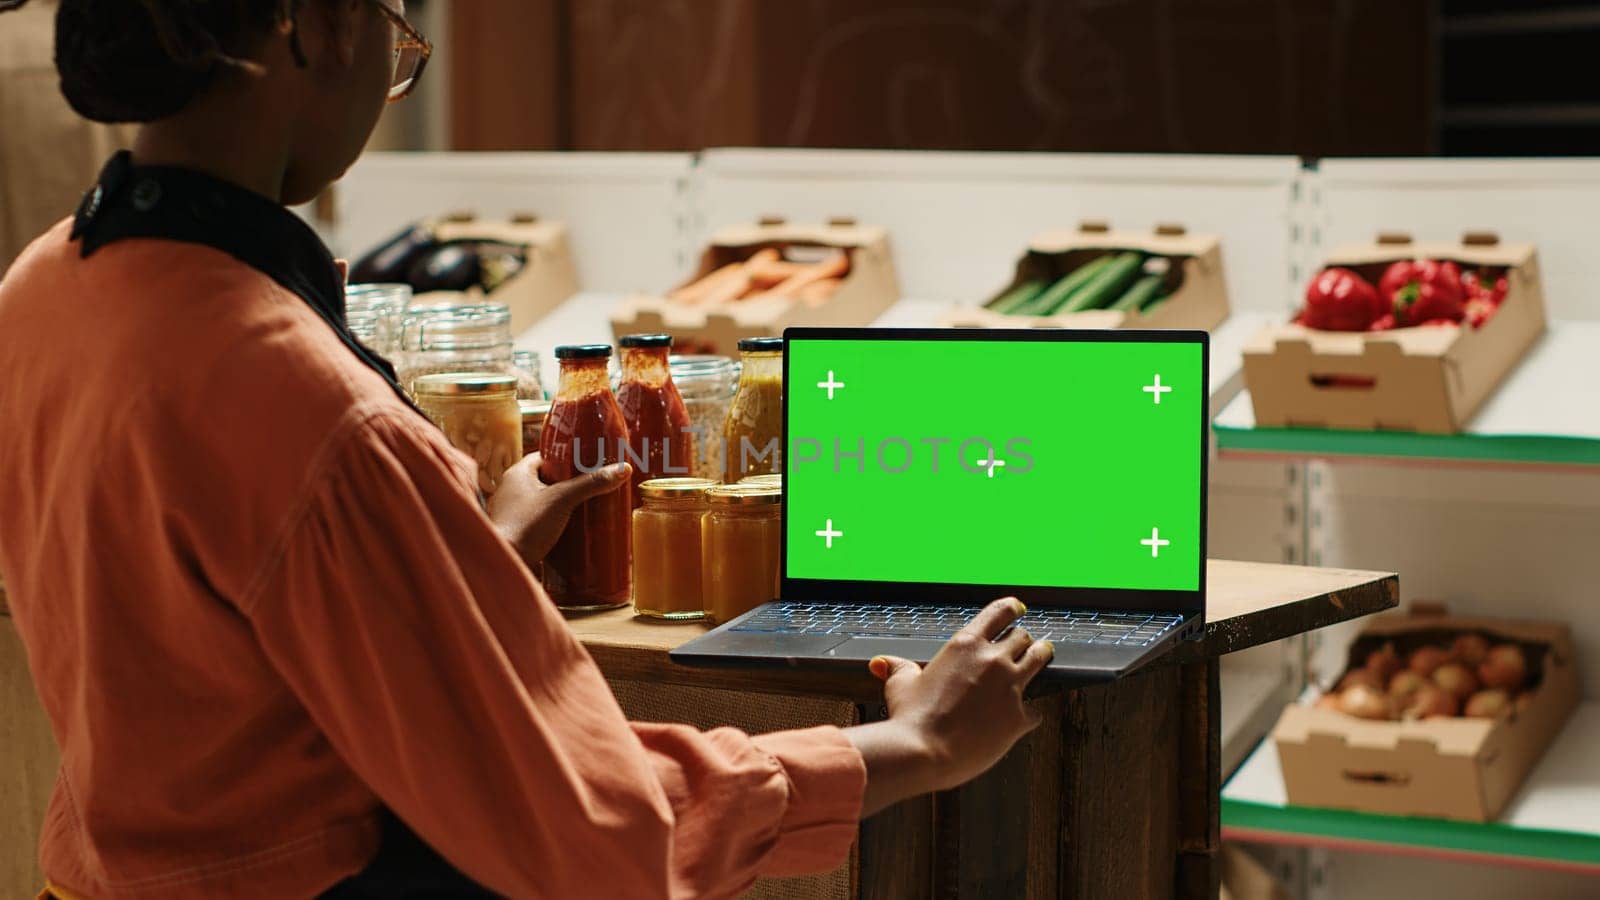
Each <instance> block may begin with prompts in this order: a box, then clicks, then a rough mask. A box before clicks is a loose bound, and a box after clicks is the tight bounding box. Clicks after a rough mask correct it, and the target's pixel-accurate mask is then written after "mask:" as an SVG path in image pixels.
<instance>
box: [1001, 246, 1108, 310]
mask: <svg viewBox="0 0 1600 900" xmlns="http://www.w3.org/2000/svg"><path fill="white" fill-rule="evenodd" d="M1110 263H1111V254H1109V253H1106V254H1104V255H1101V256H1097V257H1095V258H1094V259H1091V260H1089V261H1088V262H1086V263H1084V264H1083V265H1081V266H1079V267H1077V268H1076V269H1073V270H1072V271H1071V272H1069V273H1067V275H1066V276H1065V277H1063V278H1062V279H1060V280H1059V281H1057V282H1056V283H1055V284H1052V285H1050V289H1049V290H1047V291H1045V292H1044V293H1042V294H1040V295H1039V296H1037V297H1034V298H1033V301H1032V302H1031V303H1029V304H1027V305H1026V306H1024V307H1021V308H1020V309H1018V310H1017V315H1019V316H1048V315H1050V313H1051V312H1053V311H1054V310H1055V308H1056V307H1057V306H1060V305H1061V301H1063V300H1065V299H1067V297H1068V296H1069V295H1070V294H1071V293H1072V292H1073V291H1075V290H1077V289H1078V288H1080V287H1082V286H1083V285H1084V284H1086V283H1087V282H1088V281H1089V280H1090V279H1092V278H1094V276H1096V275H1098V274H1099V273H1100V271H1101V270H1102V269H1104V268H1105V267H1106V266H1107V265H1109V264H1110Z"/></svg>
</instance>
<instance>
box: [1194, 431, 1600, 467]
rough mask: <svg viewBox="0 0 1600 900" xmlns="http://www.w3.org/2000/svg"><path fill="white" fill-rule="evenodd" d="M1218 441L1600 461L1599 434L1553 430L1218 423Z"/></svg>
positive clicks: (1392, 453)
mask: <svg viewBox="0 0 1600 900" xmlns="http://www.w3.org/2000/svg"><path fill="white" fill-rule="evenodd" d="M1216 434H1217V447H1218V449H1221V450H1244V451H1255V452H1265V453H1292V454H1297V455H1306V456H1320V455H1328V456H1381V457H1398V458H1404V459H1444V460H1464V461H1474V462H1491V463H1530V464H1544V465H1562V466H1600V440H1594V439H1591V438H1582V437H1560V436H1551V435H1492V436H1491V435H1477V434H1415V433H1412V432H1399V431H1332V430H1324V429H1317V428H1230V427H1227V426H1224V425H1218V426H1217V427H1216Z"/></svg>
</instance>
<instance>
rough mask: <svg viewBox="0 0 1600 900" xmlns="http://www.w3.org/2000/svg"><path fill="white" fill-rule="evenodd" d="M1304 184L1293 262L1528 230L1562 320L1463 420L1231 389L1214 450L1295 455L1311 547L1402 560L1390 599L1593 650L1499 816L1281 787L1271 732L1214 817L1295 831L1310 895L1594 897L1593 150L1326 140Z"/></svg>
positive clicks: (1313, 558)
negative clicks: (1350, 245)
mask: <svg viewBox="0 0 1600 900" xmlns="http://www.w3.org/2000/svg"><path fill="white" fill-rule="evenodd" d="M1306 193H1307V198H1308V201H1309V202H1310V205H1311V207H1312V214H1311V216H1310V218H1309V220H1308V222H1309V227H1308V229H1307V232H1306V234H1307V237H1308V240H1307V243H1306V246H1305V248H1304V253H1305V256H1304V257H1303V262H1302V265H1303V267H1304V268H1305V269H1306V270H1307V271H1308V272H1309V271H1310V270H1311V269H1312V267H1313V266H1314V265H1315V264H1316V260H1317V259H1319V258H1320V257H1321V255H1322V254H1323V253H1325V252H1326V251H1327V250H1328V249H1329V248H1331V247H1332V246H1336V245H1338V244H1340V243H1344V242H1347V241H1355V240H1366V239H1370V238H1371V236H1372V235H1373V234H1374V233H1376V232H1378V231H1406V232H1410V233H1411V234H1413V235H1414V236H1415V237H1417V238H1419V239H1431V238H1444V237H1453V236H1457V235H1459V234H1460V233H1462V232H1464V231H1472V230H1493V231H1497V232H1498V233H1499V234H1500V235H1501V236H1502V237H1503V238H1504V239H1507V240H1519V241H1523V240H1526V241H1532V242H1533V243H1534V244H1535V245H1536V246H1537V247H1538V250H1539V254H1540V264H1541V267H1542V271H1543V273H1544V276H1545V288H1546V299H1547V302H1548V305H1549V308H1550V310H1551V312H1552V316H1553V317H1555V318H1556V319H1557V320H1558V321H1557V322H1555V323H1554V324H1553V325H1552V328H1551V331H1550V332H1549V333H1548V334H1547V335H1546V337H1545V338H1544V340H1543V341H1542V342H1541V343H1540V344H1539V345H1538V346H1537V347H1536V348H1535V350H1534V351H1533V353H1532V354H1531V355H1530V356H1529V357H1528V358H1527V359H1526V360H1525V361H1524V362H1523V364H1522V365H1521V366H1520V367H1519V368H1518V369H1517V370H1516V371H1515V372H1514V373H1513V374H1512V375H1511V376H1510V378H1509V379H1508V381H1507V382H1506V383H1505V384H1504V385H1502V387H1501V388H1500V390H1499V391H1498V392H1497V393H1496V394H1495V395H1494V396H1493V397H1491V399H1490V401H1489V402H1488V404H1486V406H1485V407H1484V409H1483V410H1482V411H1480V413H1479V414H1478V416H1477V417H1475V419H1474V420H1473V422H1472V423H1470V425H1469V427H1468V429H1467V431H1466V432H1465V433H1464V434H1461V435H1451V436H1426V435H1397V434H1370V433H1348V432H1321V431H1312V430H1298V429H1294V430H1275V429H1259V430H1258V429H1256V428H1255V427H1254V422H1253V419H1252V417H1251V415H1250V406H1249V396H1248V394H1241V395H1239V396H1238V397H1236V398H1234V399H1233V400H1232V401H1231V403H1230V404H1229V405H1228V406H1227V407H1226V408H1225V409H1224V410H1223V411H1222V413H1221V414H1220V415H1219V416H1218V419H1217V440H1218V445H1219V456H1220V460H1221V462H1222V464H1223V465H1224V466H1226V465H1230V464H1238V465H1247V464H1252V463H1253V464H1268V463H1272V462H1276V463H1278V464H1279V465H1282V466H1285V467H1290V468H1291V469H1298V470H1299V471H1300V472H1301V473H1302V483H1303V495H1302V503H1303V507H1302V511H1301V513H1300V515H1299V516H1298V520H1299V521H1300V523H1301V527H1302V529H1303V531H1302V533H1303V547H1304V553H1305V560H1306V561H1307V562H1308V563H1310V564H1313V565H1329V566H1352V567H1363V568H1375V569H1385V570H1391V571H1397V572H1399V573H1400V574H1401V578H1400V584H1401V590H1402V597H1403V600H1405V601H1409V600H1413V599H1429V600H1439V601H1443V602H1445V603H1446V604H1448V605H1449V607H1450V608H1451V610H1452V611H1454V612H1459V613H1462V614H1466V615H1482V616H1502V617H1515V618H1533V619H1547V620H1553V621H1561V622H1566V623H1568V624H1569V625H1570V626H1571V627H1572V629H1573V633H1574V639H1575V642H1576V643H1577V645H1578V654H1579V656H1580V657H1581V658H1582V659H1584V660H1585V661H1586V662H1585V663H1584V664H1580V676H1581V677H1582V679H1583V689H1584V695H1585V704H1584V705H1583V706H1582V707H1581V709H1580V711H1579V713H1578V714H1577V715H1576V716H1575V718H1574V719H1573V721H1572V722H1571V723H1570V724H1569V725H1568V726H1567V728H1566V730H1565V731H1564V732H1563V733H1562V735H1561V736H1560V737H1559V738H1558V739H1557V742H1556V744H1555V746H1554V747H1553V748H1552V749H1551V751H1550V752H1549V753H1548V754H1547V755H1546V757H1545V758H1544V759H1543V760H1542V761H1541V763H1540V764H1539V766H1538V767H1537V768H1536V769H1535V770H1534V772H1533V773H1532V775H1531V777H1530V779H1529V781H1528V782H1527V783H1526V785H1525V786H1524V788H1523V790H1522V791H1521V793H1520V794H1519V795H1518V798H1517V799H1516V800H1515V801H1514V802H1513V805H1512V806H1511V807H1510V808H1509V809H1508V810H1507V812H1506V813H1505V815H1504V816H1503V817H1502V820H1501V821H1500V822H1497V823H1489V824H1486V825H1482V826H1464V825H1462V824H1461V823H1439V822H1433V821H1431V820H1420V819H1405V818H1400V817H1386V816H1376V815H1364V814H1358V813H1337V812H1335V813H1330V812H1328V811H1321V810H1305V809H1299V808H1295V807H1291V806H1288V805H1287V804H1286V803H1285V802H1284V800H1283V786H1282V780H1281V776H1280V775H1279V772H1278V767H1277V760H1276V755H1275V754H1274V752H1273V748H1272V747H1271V745H1270V742H1268V743H1264V744H1263V745H1262V746H1261V747H1260V748H1259V749H1258V750H1257V751H1256V752H1255V754H1254V755H1253V756H1252V757H1251V758H1250V760H1249V761H1248V762H1247V763H1246V764H1245V765H1244V767H1243V768H1242V769H1241V770H1240V771H1239V773H1238V774H1237V775H1236V776H1235V778H1234V780H1233V781H1232V782H1230V783H1229V784H1228V786H1227V788H1226V790H1225V792H1224V812H1223V825H1224V830H1225V833H1227V834H1229V835H1231V836H1232V837H1234V838H1235V839H1243V838H1249V839H1252V840H1257V841H1262V842H1267V843H1272V844H1278V845H1285V846H1287V847H1290V848H1310V849H1303V850H1291V852H1297V853H1300V854H1301V855H1300V858H1299V865H1298V868H1300V869H1301V870H1302V871H1303V872H1304V873H1306V877H1305V879H1304V884H1303V886H1304V892H1303V895H1304V896H1305V897H1307V898H1310V900H1335V898H1345V897H1358V896H1400V895H1406V894H1413V893H1415V892H1416V891H1417V890H1418V888H1419V886H1420V885H1424V884H1425V885H1428V886H1429V890H1428V893H1429V894H1430V895H1432V894H1433V892H1434V890H1435V889H1437V890H1438V891H1440V892H1441V893H1440V894H1439V895H1441V896H1443V895H1446V894H1447V895H1448V896H1451V897H1453V898H1455V900H1478V898H1490V897H1503V896H1506V895H1507V891H1508V890H1514V891H1515V893H1516V895H1517V896H1519V897H1524V898H1546V897H1549V898H1557V897H1578V896H1584V897H1589V896H1600V865H1597V863H1600V828H1597V827H1596V825H1595V823H1596V822H1597V821H1600V813H1597V812H1596V810H1597V809H1600V793H1597V792H1600V768H1597V767H1596V766H1595V765H1594V762H1593V760H1594V759H1595V758H1596V753H1597V751H1600V705H1597V703H1596V701H1600V667H1596V666H1595V665H1594V664H1593V661H1594V660H1596V659H1597V658H1600V657H1597V654H1600V608H1597V607H1596V605H1595V603H1594V602H1593V598H1594V595H1595V591H1596V587H1595V586H1596V585H1597V584H1600V556H1597V555H1596V554H1595V553H1594V552H1593V548H1594V546H1595V545H1596V542H1597V541H1600V414H1597V413H1596V406H1595V404H1593V403H1591V402H1589V399H1588V398H1589V394H1590V393H1591V388H1590V387H1589V385H1592V384H1593V383H1594V376H1595V375H1597V374H1600V363H1597V359H1600V352H1597V351H1600V323H1597V322H1596V321H1594V320H1596V319H1600V302H1597V301H1600V297H1596V294H1595V291H1594V288H1593V286H1594V285H1596V284H1600V257H1597V256H1596V254H1595V253H1594V252H1593V250H1594V247H1593V237H1592V235H1591V231H1592V229H1589V228H1588V226H1587V225H1586V224H1585V223H1586V222H1587V221H1588V219H1589V217H1590V210H1591V209H1592V204H1593V202H1594V201H1595V200H1596V199H1600V161H1594V160H1582V161H1559V162H1545V161H1537V162H1524V161H1511V160H1499V161H1454V160H1417V161H1392V160H1377V161H1344V160H1328V161H1325V162H1324V163H1323V164H1322V166H1321V167H1320V171H1319V172H1317V173H1316V174H1315V175H1312V176H1308V182H1307V188H1306ZM1262 528H1263V531H1264V532H1269V531H1271V530H1272V529H1271V527H1270V526H1268V525H1267V524H1266V523H1265V522H1263V523H1262ZM1359 628H1360V623H1359V622H1357V623H1348V624H1346V625H1344V626H1339V627H1336V628H1332V629H1325V630H1324V631H1322V632H1318V633H1314V634H1313V635H1311V636H1310V637H1309V639H1308V641H1307V646H1306V654H1307V666H1306V675H1307V677H1308V678H1310V679H1312V680H1320V681H1326V680H1327V679H1329V678H1331V677H1332V676H1333V675H1335V674H1337V671H1338V669H1339V668H1340V667H1341V666H1342V665H1343V663H1344V659H1345V653H1346V649H1347V647H1348V642H1349V639H1350V638H1351V637H1353V635H1354V634H1355V632H1356V631H1358V630H1359ZM1281 849H1282V847H1280V850H1281ZM1468 860H1471V861H1470V862H1469V861H1468ZM1508 871H1512V872H1514V873H1515V874H1514V875H1508V874H1507V872H1508ZM1513 885H1514V887H1513Z"/></svg>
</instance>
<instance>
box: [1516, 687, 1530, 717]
mask: <svg viewBox="0 0 1600 900" xmlns="http://www.w3.org/2000/svg"><path fill="white" fill-rule="evenodd" d="M1511 705H1512V706H1513V707H1514V708H1515V709H1516V711H1517V714H1518V715H1521V714H1522V713H1525V712H1527V711H1528V707H1530V706H1532V705H1533V691H1523V692H1522V693H1520V694H1518V695H1517V699H1516V700H1515V701H1513V702H1512V704H1511Z"/></svg>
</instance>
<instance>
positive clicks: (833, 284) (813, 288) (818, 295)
mask: <svg viewBox="0 0 1600 900" xmlns="http://www.w3.org/2000/svg"><path fill="white" fill-rule="evenodd" d="M843 283H844V279H843V278H824V279H822V280H821V281H813V282H811V283H810V284H808V285H806V286H805V287H803V288H801V289H800V292H799V295H798V296H799V297H800V301H801V302H802V303H804V304H805V305H807V306H811V307H817V306H821V305H822V304H824V303H827V302H828V301H829V300H831V299H832V298H833V295H834V294H835V293H837V292H838V290H839V285H840V284H843Z"/></svg>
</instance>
